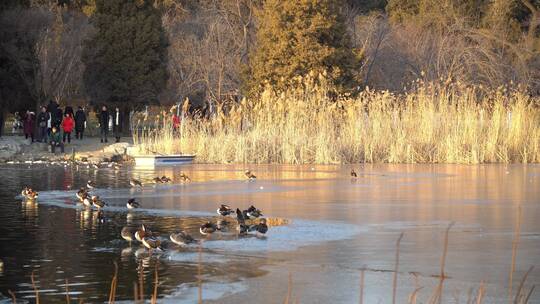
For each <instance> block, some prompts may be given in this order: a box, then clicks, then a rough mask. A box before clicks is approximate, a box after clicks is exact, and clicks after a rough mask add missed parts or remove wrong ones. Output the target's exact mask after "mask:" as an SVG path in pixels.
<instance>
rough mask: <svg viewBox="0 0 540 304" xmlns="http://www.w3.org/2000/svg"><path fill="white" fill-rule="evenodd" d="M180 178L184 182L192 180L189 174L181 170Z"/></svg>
mask: <svg viewBox="0 0 540 304" xmlns="http://www.w3.org/2000/svg"><path fill="white" fill-rule="evenodd" d="M180 180H182V181H183V182H190V181H191V178H189V176H187V175H186V174H185V173H184V172H180Z"/></svg>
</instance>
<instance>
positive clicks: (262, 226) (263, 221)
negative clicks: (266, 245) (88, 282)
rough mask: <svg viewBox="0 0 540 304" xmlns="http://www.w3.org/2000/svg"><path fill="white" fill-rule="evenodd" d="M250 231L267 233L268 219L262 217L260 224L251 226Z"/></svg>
mask: <svg viewBox="0 0 540 304" xmlns="http://www.w3.org/2000/svg"><path fill="white" fill-rule="evenodd" d="M249 231H250V232H251V231H255V232H256V233H258V234H259V233H260V234H265V233H266V232H267V231H268V225H266V219H265V218H262V219H261V221H260V222H259V223H258V224H255V225H251V226H249Z"/></svg>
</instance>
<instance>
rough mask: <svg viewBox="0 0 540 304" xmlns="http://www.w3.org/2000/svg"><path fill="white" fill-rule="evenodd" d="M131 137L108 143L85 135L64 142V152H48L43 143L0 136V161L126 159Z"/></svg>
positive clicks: (17, 137)
mask: <svg viewBox="0 0 540 304" xmlns="http://www.w3.org/2000/svg"><path fill="white" fill-rule="evenodd" d="M132 142H133V141H132V139H131V137H124V138H122V140H121V141H120V142H119V143H115V142H114V138H112V139H109V142H108V143H100V139H99V137H86V138H84V139H83V140H78V139H72V140H71V143H67V142H66V143H65V153H60V149H57V151H56V153H55V154H52V153H51V152H49V147H48V145H47V144H45V143H40V142H34V143H32V144H31V143H30V140H28V139H24V136H2V137H0V162H6V161H29V160H30V161H33V160H65V159H72V158H75V159H77V160H84V159H87V160H88V161H91V162H101V161H111V160H115V161H116V160H121V159H124V160H125V159H126V156H125V153H126V149H127V147H129V146H130V145H131V144H132Z"/></svg>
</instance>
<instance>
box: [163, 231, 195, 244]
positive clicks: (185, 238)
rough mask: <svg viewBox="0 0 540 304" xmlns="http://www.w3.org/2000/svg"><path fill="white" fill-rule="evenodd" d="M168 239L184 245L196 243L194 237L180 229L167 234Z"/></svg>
mask: <svg viewBox="0 0 540 304" xmlns="http://www.w3.org/2000/svg"><path fill="white" fill-rule="evenodd" d="M169 239H171V242H173V243H175V244H176V245H180V246H185V245H189V244H192V243H198V241H197V240H196V239H194V238H193V237H192V236H191V235H189V234H188V233H187V232H185V231H180V232H178V233H172V234H171V235H170V236H169Z"/></svg>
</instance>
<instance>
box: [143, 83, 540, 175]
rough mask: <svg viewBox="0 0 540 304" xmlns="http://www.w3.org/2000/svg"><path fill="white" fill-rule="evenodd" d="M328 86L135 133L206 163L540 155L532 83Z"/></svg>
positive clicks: (153, 148) (528, 158)
mask: <svg viewBox="0 0 540 304" xmlns="http://www.w3.org/2000/svg"><path fill="white" fill-rule="evenodd" d="M329 96H330V94H329V93H328V89H327V88H326V87H325V86H324V84H323V85H317V84H316V82H315V81H312V80H309V79H307V80H306V81H305V83H304V85H303V86H302V87H299V88H297V89H291V90H290V91H288V92H286V93H283V94H277V93H275V92H272V91H271V90H269V91H266V92H264V93H263V94H262V95H261V97H260V98H258V99H255V100H246V99H244V100H242V101H241V102H239V103H234V104H232V105H218V107H217V110H216V113H215V114H214V115H212V116H211V117H209V118H204V119H203V118H200V117H194V118H193V117H189V116H187V117H185V118H184V119H183V120H182V123H181V127H180V130H179V131H176V132H175V131H174V130H173V128H172V122H171V119H170V118H167V117H162V116H160V117H159V118H158V119H157V120H158V121H159V122H158V123H157V124H154V125H157V128H154V127H152V129H149V128H147V129H144V128H140V129H141V130H140V131H136V132H134V143H135V144H136V145H137V146H138V147H139V148H140V150H141V152H142V153H158V154H160V153H162V154H173V153H180V152H181V153H186V154H195V155H196V156H197V158H196V160H197V161H199V162H203V163H231V162H232V163H290V164H298V163H317V164H328V163H350V162H388V163H487V162H524V163H525V162H539V161H540V146H539V145H538V142H539V140H540V125H539V124H538V120H539V119H540V109H539V108H538V107H537V106H536V105H535V103H536V104H537V103H538V99H535V98H532V97H530V96H529V95H527V94H526V93H524V92H520V91H507V90H504V89H501V90H496V91H493V92H491V93H490V94H487V95H484V96H482V95H481V94H479V93H478V92H477V91H476V90H475V88H471V87H462V86H460V85H450V86H444V85H439V84H421V85H419V86H418V88H417V89H416V90H415V91H414V92H411V93H408V94H406V95H395V94H392V93H389V92H380V91H379V92H376V91H364V92H361V93H360V94H359V95H358V96H357V97H342V98H337V100H334V99H331V98H330V97H329Z"/></svg>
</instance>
